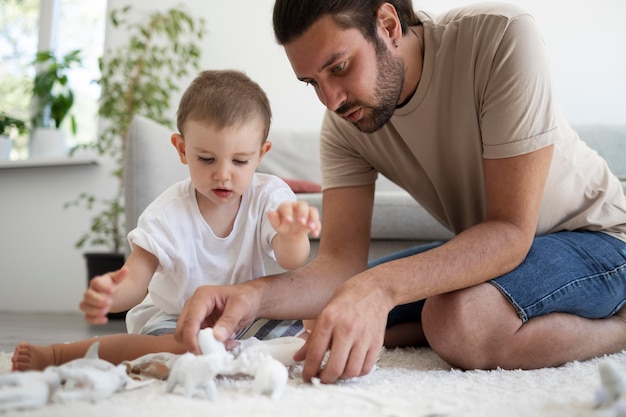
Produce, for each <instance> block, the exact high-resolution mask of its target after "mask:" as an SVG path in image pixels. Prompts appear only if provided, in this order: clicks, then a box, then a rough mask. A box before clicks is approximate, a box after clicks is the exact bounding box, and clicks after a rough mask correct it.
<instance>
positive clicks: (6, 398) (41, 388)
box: [0, 370, 61, 412]
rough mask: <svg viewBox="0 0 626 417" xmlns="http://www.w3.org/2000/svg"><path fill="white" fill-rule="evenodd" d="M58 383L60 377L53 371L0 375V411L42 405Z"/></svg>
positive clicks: (46, 401)
mask: <svg viewBox="0 0 626 417" xmlns="http://www.w3.org/2000/svg"><path fill="white" fill-rule="evenodd" d="M60 385H61V378H60V377H59V375H58V373H56V372H54V371H47V370H45V371H43V372H41V371H25V372H11V373H9V374H4V375H0V412H4V411H8V410H20V409H27V408H37V407H42V406H44V405H46V404H48V402H49V401H50V399H51V397H52V394H53V393H54V391H55V390H56V389H57V388H58V387H59V386H60Z"/></svg>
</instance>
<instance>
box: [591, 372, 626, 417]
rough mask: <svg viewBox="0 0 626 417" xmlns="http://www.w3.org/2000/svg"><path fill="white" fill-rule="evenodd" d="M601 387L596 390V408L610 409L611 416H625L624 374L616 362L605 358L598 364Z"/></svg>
mask: <svg viewBox="0 0 626 417" xmlns="http://www.w3.org/2000/svg"><path fill="white" fill-rule="evenodd" d="M598 368H599V371H600V381H601V384H602V386H601V388H600V389H598V390H597V391H596V398H595V402H596V408H601V409H608V410H611V411H612V413H611V415H612V416H615V417H626V375H624V371H623V370H620V369H619V367H618V366H617V364H616V363H615V362H613V361H611V360H605V361H603V362H600V364H599V365H598Z"/></svg>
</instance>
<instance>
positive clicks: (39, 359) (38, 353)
mask: <svg viewBox="0 0 626 417" xmlns="http://www.w3.org/2000/svg"><path fill="white" fill-rule="evenodd" d="M11 363H12V364H13V370H14V371H31V370H33V371H43V370H44V369H45V368H47V367H48V366H50V365H55V362H54V349H53V347H52V346H37V345H31V344H30V343H25V342H22V343H20V344H19V345H17V346H16V347H15V351H14V352H13V357H12V358H11Z"/></svg>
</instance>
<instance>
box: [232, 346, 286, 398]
mask: <svg viewBox="0 0 626 417" xmlns="http://www.w3.org/2000/svg"><path fill="white" fill-rule="evenodd" d="M237 359H238V362H239V363H243V365H242V366H241V368H240V371H241V372H243V373H245V374H248V375H253V376H254V381H252V387H251V390H252V393H253V394H260V395H267V396H269V397H270V398H271V399H272V400H277V399H278V398H280V396H281V395H282V394H283V391H284V390H285V386H286V385H287V380H288V379H289V375H288V372H287V368H286V367H285V365H284V364H282V363H281V362H280V361H278V360H276V359H274V358H273V357H271V356H269V355H267V354H265V353H252V354H251V355H250V356H249V355H248V353H247V352H243V353H241V354H240V356H239V357H238V358H237Z"/></svg>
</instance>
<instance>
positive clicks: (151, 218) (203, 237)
mask: <svg viewBox="0 0 626 417" xmlns="http://www.w3.org/2000/svg"><path fill="white" fill-rule="evenodd" d="M295 200H296V196H295V194H294V193H293V192H292V191H291V189H290V188H289V186H288V185H287V184H286V183H285V182H284V181H282V180H281V179H280V178H278V177H275V176H272V175H267V174H261V173H255V175H254V178H253V180H252V182H251V184H250V187H249V188H248V190H247V191H246V193H245V194H244V195H243V196H242V199H241V205H240V207H239V211H238V213H237V216H236V218H235V222H234V225H233V230H232V231H231V233H230V234H229V235H228V236H226V237H224V238H222V237H218V236H216V235H215V234H214V233H213V231H212V230H211V227H210V226H209V225H208V224H207V223H206V221H205V220H204V219H203V217H202V215H201V213H200V210H199V208H198V203H197V200H196V196H195V189H194V187H193V184H192V183H191V179H190V178H188V179H186V180H183V181H181V182H179V183H176V184H174V185H173V186H171V187H170V188H168V189H167V190H165V192H163V194H161V195H160V196H159V197H158V198H157V199H156V200H154V201H153V202H152V203H151V204H150V205H149V206H148V207H147V208H146V210H145V211H144V212H143V213H142V215H141V216H140V217H139V220H138V222H137V228H136V229H134V230H132V231H131V232H130V233H129V234H128V240H129V242H130V244H131V247H135V246H139V247H141V248H143V249H145V250H146V251H148V252H150V253H152V254H153V255H154V256H156V257H157V258H158V260H159V267H158V269H157V271H156V273H155V274H154V276H153V277H152V280H151V281H150V284H149V286H148V295H147V296H146V298H145V299H144V300H143V301H142V302H141V304H139V305H137V306H135V307H134V308H132V309H131V310H130V311H129V312H128V314H127V315H126V325H127V327H128V332H129V333H138V332H139V330H140V329H141V328H142V327H143V326H145V325H147V324H153V323H158V322H161V321H164V320H169V319H172V318H175V317H176V316H177V315H178V314H179V313H180V311H181V309H182V307H183V305H184V302H185V300H186V299H187V298H189V297H190V296H191V295H192V294H193V293H194V291H195V290H196V288H198V287H199V286H201V285H231V284H237V283H241V282H245V281H249V280H251V279H254V278H257V277H261V276H264V275H265V268H264V264H263V259H264V257H265V256H266V255H269V256H271V257H272V258H273V257H274V252H273V250H272V246H271V242H272V239H273V238H274V236H275V235H276V231H275V230H274V228H273V227H272V225H271V224H270V222H269V220H268V219H267V212H268V211H269V210H275V209H276V208H277V207H278V206H279V205H280V204H281V203H282V202H284V201H295Z"/></svg>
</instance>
